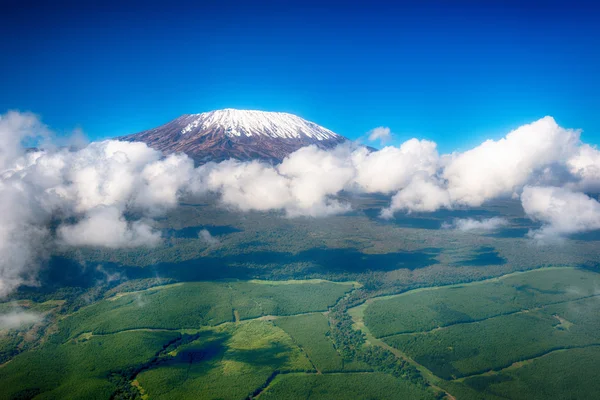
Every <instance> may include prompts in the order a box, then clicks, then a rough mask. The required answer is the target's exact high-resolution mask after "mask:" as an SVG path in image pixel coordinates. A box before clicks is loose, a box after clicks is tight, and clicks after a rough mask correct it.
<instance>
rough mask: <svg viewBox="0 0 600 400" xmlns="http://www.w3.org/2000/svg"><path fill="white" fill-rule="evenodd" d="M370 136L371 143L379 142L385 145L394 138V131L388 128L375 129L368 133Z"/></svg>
mask: <svg viewBox="0 0 600 400" xmlns="http://www.w3.org/2000/svg"><path fill="white" fill-rule="evenodd" d="M368 135H369V141H371V142H374V141H376V140H379V141H381V142H382V143H385V142H386V141H388V140H390V138H391V137H392V131H391V130H390V128H388V127H385V126H379V127H377V128H375V129H371V130H370V131H369V132H368Z"/></svg>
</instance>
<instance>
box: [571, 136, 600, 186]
mask: <svg viewBox="0 0 600 400" xmlns="http://www.w3.org/2000/svg"><path fill="white" fill-rule="evenodd" d="M567 167H568V169H569V171H570V172H571V173H572V174H573V175H574V176H576V177H578V178H579V179H580V181H579V182H578V184H577V185H574V186H575V187H578V188H581V189H583V190H599V189H600V151H598V149H597V148H596V147H592V146H590V145H588V144H583V145H582V146H581V147H579V149H578V151H577V152H576V153H575V154H573V156H572V157H571V158H569V160H567ZM572 186H573V185H572Z"/></svg>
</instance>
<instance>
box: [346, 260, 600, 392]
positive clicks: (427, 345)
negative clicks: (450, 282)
mask: <svg viewBox="0 0 600 400" xmlns="http://www.w3.org/2000/svg"><path fill="white" fill-rule="evenodd" d="M599 283H600V281H599V279H598V276H597V275H596V274H593V273H590V272H587V271H581V270H577V269H571V268H565V269H541V270H539V271H535V272H527V273H519V274H512V275H510V276H506V277H503V278H501V279H494V280H490V281H486V282H481V283H473V284H469V285H456V286H453V287H445V288H432V289H424V290H416V291H414V292H410V293H406V294H404V295H400V296H392V297H387V298H382V299H381V300H376V301H371V302H370V303H366V304H363V305H361V306H358V307H355V308H353V309H351V310H350V311H349V312H350V315H351V316H352V317H353V319H354V320H355V322H356V323H357V327H358V328H360V327H361V326H358V325H360V324H362V323H363V320H362V319H361V318H362V316H363V315H364V316H365V317H366V315H368V313H369V311H370V310H371V308H373V307H375V306H378V307H381V308H380V309H379V311H378V313H379V315H381V314H380V313H381V310H388V311H390V312H391V313H395V314H396V315H402V313H406V311H405V310H404V309H400V310H397V309H395V308H394V307H399V306H400V305H405V306H406V307H409V305H410V303H411V301H412V300H413V299H414V300H415V303H416V304H417V311H416V312H415V313H414V315H412V316H410V315H407V317H406V318H409V320H410V321H411V322H409V323H411V324H412V327H413V329H414V328H415V327H421V329H422V330H423V331H422V332H419V331H417V332H413V333H404V334H397V335H392V336H389V337H385V338H384V339H383V340H384V341H385V342H386V343H388V344H390V345H392V346H393V347H394V348H396V349H399V350H401V351H402V352H403V353H404V354H406V355H407V356H409V357H410V358H412V359H413V360H414V361H416V362H417V363H419V364H421V365H422V366H424V367H426V368H427V369H428V370H429V371H432V372H433V373H434V374H435V375H437V377H441V378H444V379H446V381H444V380H436V379H437V378H435V377H433V380H432V379H431V378H430V382H435V384H437V385H439V386H441V387H443V388H444V389H446V390H448V391H450V392H452V393H453V394H454V395H455V396H457V398H464V399H488V398H489V399H495V398H523V399H527V398H548V397H557V398H594V397H597V396H596V395H593V394H594V393H597V390H598V389H597V385H596V384H595V383H594V382H592V381H593V378H591V375H592V374H593V372H589V370H590V369H591V368H592V367H591V365H594V363H596V365H597V364H598V363H599V362H600V352H599V350H598V347H597V346H600V333H599V332H600V320H598V318H597V316H598V314H599V312H600V298H599V297H597V290H596V288H597V286H598V284H599ZM480 301H481V302H482V303H483V306H482V309H483V310H486V309H487V310H490V309H492V310H493V309H494V308H493V307H494V304H502V302H505V303H507V305H508V306H511V307H512V309H511V308H509V309H507V311H508V312H500V313H497V314H496V313H495V311H494V312H491V313H490V314H491V315H489V316H487V317H486V316H485V314H480V315H479V316H478V318H472V317H473V314H472V310H477V308H478V306H479V302H480ZM441 302H445V304H444V306H447V308H450V310H449V314H450V317H448V316H445V315H444V313H443V312H440V311H439V304H440V303H441ZM419 307H421V308H419ZM436 307H437V308H436ZM432 309H433V310H434V312H429V313H427V312H425V311H426V310H429V311H431V310H432ZM457 311H459V312H464V313H465V314H467V315H468V314H469V313H471V314H470V315H469V316H470V317H471V318H472V319H471V320H469V319H465V320H456V319H454V320H453V319H452V318H453V317H454V316H455V315H456V312H457ZM373 315H374V314H371V315H370V316H371V318H372V317H373ZM411 318H412V319H411ZM444 318H445V319H444ZM440 320H444V321H446V326H445V327H441V328H437V329H431V326H432V324H435V325H441V324H439V321H440ZM415 321H416V322H415ZM432 321H434V322H432ZM449 321H451V322H449ZM364 322H367V319H366V318H365V320H364ZM371 323H373V320H371ZM378 323H380V325H377V323H376V324H375V325H376V326H383V327H384V326H385V325H384V324H382V323H381V322H380V321H379V320H378ZM398 326H399V325H398V324H396V325H395V327H396V328H397V327H398ZM367 327H368V328H371V326H369V325H368V322H367ZM430 329H431V330H430ZM367 332H368V330H367ZM381 332H382V331H381V330H380V333H381ZM371 340H379V339H375V338H372V339H371ZM562 349H568V350H562ZM579 358H580V359H582V367H581V368H575V367H574V364H575V363H576V362H577V359H579ZM560 363H563V364H564V365H559V364H560ZM582 368H587V370H585V371H584V370H583V369H582ZM497 371H500V372H497ZM578 371H581V374H579V372H578ZM577 374H579V375H577ZM424 375H425V376H427V373H426V372H425V373H424ZM563 375H566V376H570V377H574V376H575V375H577V376H578V377H577V378H573V379H571V380H570V381H569V380H568V378H567V377H565V378H563ZM461 377H466V378H462V379H460V378H461ZM457 378H459V379H457ZM454 379H455V380H454ZM569 382H574V383H573V384H571V383H569ZM546 384H547V389H542V388H543V387H544V385H546ZM560 385H562V386H560ZM561 387H562V388H563V389H561ZM554 393H556V394H557V396H551V394H554ZM571 393H572V394H571Z"/></svg>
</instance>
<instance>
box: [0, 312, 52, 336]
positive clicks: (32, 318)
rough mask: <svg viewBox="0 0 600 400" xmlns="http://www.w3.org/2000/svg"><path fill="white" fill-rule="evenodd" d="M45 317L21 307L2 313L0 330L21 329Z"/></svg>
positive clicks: (0, 315)
mask: <svg viewBox="0 0 600 400" xmlns="http://www.w3.org/2000/svg"><path fill="white" fill-rule="evenodd" d="M42 319H43V317H42V315H40V314H38V313H34V312H30V311H24V310H21V309H15V310H13V311H11V312H9V313H6V314H0V331H1V330H3V329H19V328H25V327H28V326H31V325H33V324H35V323H37V322H40V321H41V320H42Z"/></svg>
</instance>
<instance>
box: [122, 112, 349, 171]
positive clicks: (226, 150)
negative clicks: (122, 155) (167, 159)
mask: <svg viewBox="0 0 600 400" xmlns="http://www.w3.org/2000/svg"><path fill="white" fill-rule="evenodd" d="M120 139H121V140H128V141H139V142H145V143H146V144H148V146H150V147H152V148H154V149H157V150H160V151H162V152H163V153H164V154H170V153H175V152H183V153H186V154H187V155H189V156H190V157H192V158H193V159H194V160H195V161H196V162H198V163H204V162H208V161H222V160H226V159H229V158H236V159H238V160H244V161H245V160H254V159H261V160H266V161H269V162H275V163H276V162H281V161H282V160H283V159H284V158H285V157H286V156H287V155H288V154H290V153H293V152H294V151H296V150H298V149H299V148H301V147H304V146H308V145H311V144H314V145H316V146H318V147H319V148H323V149H328V148H332V147H335V146H337V145H338V144H340V143H343V142H345V141H347V140H348V139H346V138H345V137H343V136H340V135H338V134H336V133H334V132H332V131H330V130H329V129H326V128H323V127H322V126H319V125H317V124H315V123H314V122H310V121H306V120H304V119H302V118H300V117H298V116H296V115H293V114H287V113H280V112H266V111H254V110H235V109H230V108H228V109H224V110H216V111H210V112H205V113H202V114H186V115H182V116H181V117H179V118H176V119H174V120H173V121H171V122H168V123H166V124H165V125H162V126H159V127H158V128H154V129H150V130H147V131H143V132H140V133H136V134H133V135H129V136H124V137H121V138H120Z"/></svg>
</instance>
